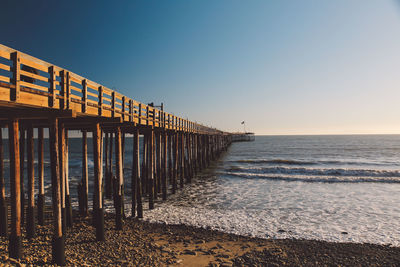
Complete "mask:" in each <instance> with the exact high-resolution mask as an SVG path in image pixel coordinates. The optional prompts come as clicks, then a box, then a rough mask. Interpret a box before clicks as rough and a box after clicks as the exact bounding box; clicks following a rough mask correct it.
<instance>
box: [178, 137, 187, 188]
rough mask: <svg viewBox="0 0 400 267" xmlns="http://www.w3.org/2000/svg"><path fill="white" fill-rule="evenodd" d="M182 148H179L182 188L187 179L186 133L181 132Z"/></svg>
mask: <svg viewBox="0 0 400 267" xmlns="http://www.w3.org/2000/svg"><path fill="white" fill-rule="evenodd" d="M179 135H180V142H181V145H180V149H179V160H180V162H179V167H180V176H179V177H180V183H179V184H180V187H181V189H182V188H183V186H184V179H185V174H186V173H185V134H184V133H180V134H179Z"/></svg>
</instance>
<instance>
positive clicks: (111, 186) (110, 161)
mask: <svg viewBox="0 0 400 267" xmlns="http://www.w3.org/2000/svg"><path fill="white" fill-rule="evenodd" d="M113 140H114V138H113V133H110V145H109V151H108V156H109V157H108V168H109V169H108V177H107V178H106V179H107V180H108V190H109V192H110V198H112V195H113V192H114V183H113V175H114V174H113Z"/></svg>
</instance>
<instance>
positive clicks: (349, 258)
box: [0, 213, 400, 266]
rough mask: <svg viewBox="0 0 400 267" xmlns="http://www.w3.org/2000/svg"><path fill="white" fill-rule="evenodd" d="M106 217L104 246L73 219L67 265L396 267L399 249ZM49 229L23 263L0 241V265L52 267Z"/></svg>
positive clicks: (29, 247)
mask: <svg viewBox="0 0 400 267" xmlns="http://www.w3.org/2000/svg"><path fill="white" fill-rule="evenodd" d="M114 225H115V223H114V215H113V214H111V213H106V215H105V228H106V241H105V242H96V241H95V240H94V239H95V229H94V228H93V226H92V225H91V217H90V216H89V217H88V218H78V217H75V222H74V226H73V228H72V229H69V230H67V234H66V243H65V245H66V246H65V247H66V260H67V265H89V266H92V265H123V266H154V265H156V266H166V265H172V266H243V265H246V266H281V265H290V266H293V265H296V266H305V265H307V266H319V265H346V266H361V265H376V266H391V265H396V264H399V263H400V247H391V246H384V245H376V244H368V243H365V244H361V243H335V242H326V241H317V240H299V239H262V238H254V237H247V236H239V235H234V234H228V233H223V232H219V231H214V230H207V229H203V228H196V227H193V226H186V225H166V224H160V223H150V222H146V221H142V220H138V219H131V218H127V219H126V220H125V221H124V230H123V231H116V230H115V229H114V228H115V227H114ZM51 233H52V232H51V225H49V224H48V225H46V226H43V227H40V226H38V228H37V234H36V237H35V238H34V239H32V240H30V241H28V240H27V239H26V238H25V236H24V238H23V247H24V257H23V259H22V260H20V261H15V260H13V259H9V258H8V251H7V245H8V239H7V238H4V237H0V262H1V263H4V264H6V265H7V264H10V265H16V264H18V263H21V264H33V265H51V246H50V240H51V237H52V235H51Z"/></svg>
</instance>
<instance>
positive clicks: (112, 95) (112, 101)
mask: <svg viewBox="0 0 400 267" xmlns="http://www.w3.org/2000/svg"><path fill="white" fill-rule="evenodd" d="M111 117H113V118H114V117H115V91H112V93H111Z"/></svg>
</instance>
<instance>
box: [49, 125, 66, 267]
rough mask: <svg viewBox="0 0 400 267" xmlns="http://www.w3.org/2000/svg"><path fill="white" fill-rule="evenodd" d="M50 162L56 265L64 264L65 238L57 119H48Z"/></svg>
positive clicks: (53, 249)
mask: <svg viewBox="0 0 400 267" xmlns="http://www.w3.org/2000/svg"><path fill="white" fill-rule="evenodd" d="M49 133H50V161H51V162H50V163H51V183H52V185H51V188H52V201H53V218H54V228H53V230H54V236H53V243H52V256H53V262H54V263H55V264H57V265H65V245H64V243H65V240H64V237H63V229H62V227H63V226H62V214H61V187H60V186H61V177H60V166H59V164H60V160H59V147H58V142H59V140H58V139H59V130H58V119H56V118H52V119H51V120H50V128H49Z"/></svg>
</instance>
